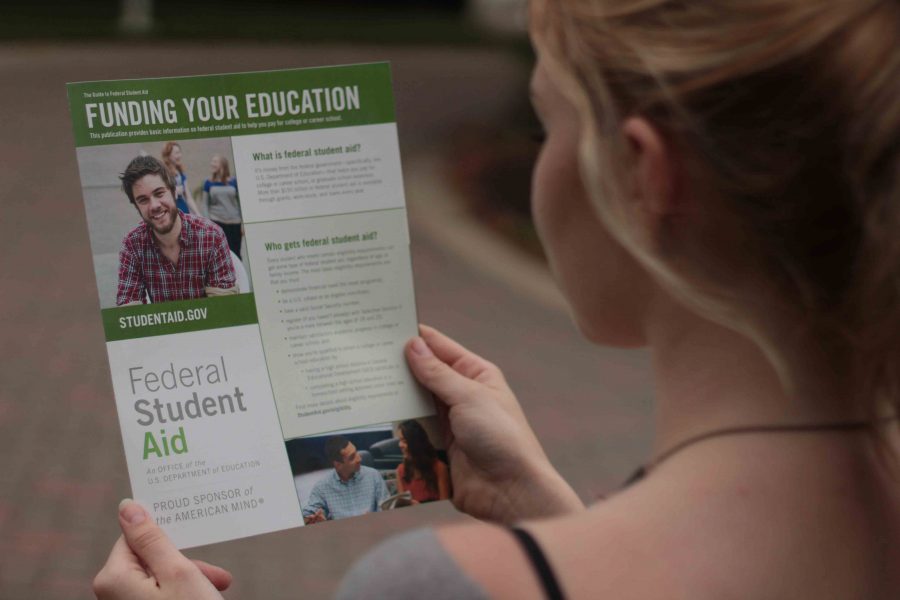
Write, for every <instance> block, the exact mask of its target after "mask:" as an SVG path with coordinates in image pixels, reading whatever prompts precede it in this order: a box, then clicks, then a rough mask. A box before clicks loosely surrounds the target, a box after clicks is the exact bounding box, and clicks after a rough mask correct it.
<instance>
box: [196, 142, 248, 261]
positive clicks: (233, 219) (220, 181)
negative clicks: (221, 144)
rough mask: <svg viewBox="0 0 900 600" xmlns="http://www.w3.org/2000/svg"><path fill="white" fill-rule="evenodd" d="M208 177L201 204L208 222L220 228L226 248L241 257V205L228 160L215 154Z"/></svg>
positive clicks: (204, 185)
mask: <svg viewBox="0 0 900 600" xmlns="http://www.w3.org/2000/svg"><path fill="white" fill-rule="evenodd" d="M209 168H210V171H211V173H210V176H209V179H207V180H206V181H204V182H203V204H204V205H205V206H206V214H207V215H208V216H209V218H210V220H211V221H212V222H213V223H215V224H216V225H218V226H219V227H221V228H222V231H224V232H225V237H226V238H228V247H229V248H230V249H231V251H232V252H234V254H235V256H237V257H240V256H241V238H242V236H243V230H242V226H241V203H240V201H239V199H238V188H237V179H235V178H234V177H232V176H231V167H230V165H229V164H228V159H227V158H225V157H224V156H222V155H220V154H216V155H215V156H213V157H212V160H210V161H209Z"/></svg>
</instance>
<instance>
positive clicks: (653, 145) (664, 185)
mask: <svg viewBox="0 0 900 600" xmlns="http://www.w3.org/2000/svg"><path fill="white" fill-rule="evenodd" d="M622 133H623V135H624V136H625V139H626V140H627V142H628V144H629V146H630V149H631V152H632V155H633V160H632V168H633V170H632V174H631V175H632V177H631V182H630V183H631V185H630V190H629V191H630V195H631V198H630V199H631V200H632V202H633V203H634V208H635V216H636V217H637V218H638V219H639V220H640V221H641V222H642V224H643V225H644V226H645V227H647V233H648V234H650V235H651V236H654V237H655V235H654V234H655V233H656V232H657V231H658V229H659V226H660V225H661V223H662V222H663V221H665V220H666V219H668V218H670V217H672V216H675V215H677V214H679V213H681V212H683V210H684V206H683V205H682V204H683V202H682V198H681V186H680V185H679V173H678V167H677V163H676V158H675V156H674V155H673V154H672V147H671V145H670V144H669V143H668V141H667V140H666V138H665V137H663V135H662V133H661V132H660V131H659V129H658V128H657V127H656V126H654V125H653V124H652V123H651V122H650V121H648V120H647V119H645V118H644V117H628V118H627V119H626V120H625V122H624V123H623V124H622Z"/></svg>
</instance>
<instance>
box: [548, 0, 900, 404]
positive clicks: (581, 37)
mask: <svg viewBox="0 0 900 600" xmlns="http://www.w3.org/2000/svg"><path fill="white" fill-rule="evenodd" d="M532 33H533V36H534V39H535V44H536V46H537V49H538V52H539V53H540V56H541V60H542V64H543V65H544V66H545V68H546V70H547V72H548V74H549V75H550V77H551V78H552V80H553V81H554V82H555V83H556V84H557V85H558V86H559V87H560V89H561V91H562V92H563V93H564V94H565V95H566V96H567V98H568V99H569V100H570V101H571V102H572V103H573V104H574V106H575V107H576V109H577V111H578V113H579V116H580V118H581V121H582V134H581V140H580V147H579V159H580V168H581V175H582V178H583V180H584V184H585V187H586V189H587V191H588V193H589V195H590V197H591V200H592V202H593V204H594V206H595V208H596V210H597V212H598V214H599V215H600V216H601V218H602V219H603V220H604V222H605V223H606V225H607V226H608V228H609V230H610V232H611V233H612V234H613V235H614V236H615V237H616V238H617V239H618V240H619V241H620V243H622V244H623V245H624V246H625V247H626V248H628V249H629V250H630V251H631V252H632V253H633V254H634V255H635V256H636V257H637V258H638V259H639V260H640V261H641V262H642V264H643V265H644V266H645V267H646V268H647V269H648V270H649V271H650V272H651V273H652V274H654V275H655V276H656V278H657V279H658V280H659V281H660V282H661V283H662V284H663V285H665V286H666V287H667V289H669V290H670V291H671V292H672V293H673V294H674V295H676V297H678V298H680V299H682V300H683V301H684V302H685V303H686V304H688V305H689V306H691V307H692V308H693V309H694V310H696V311H697V312H698V313H700V314H703V315H705V316H707V317H708V318H710V319H713V320H715V321H717V322H719V323H722V324H724V325H726V326H728V327H731V328H732V329H735V330H737V331H739V332H741V333H743V334H744V335H746V336H747V337H749V338H750V339H752V340H753V341H754V342H755V343H756V344H757V345H758V346H759V347H760V348H761V349H762V350H763V352H764V353H765V354H766V356H767V357H768V358H769V360H770V362H771V363H772V364H773V366H774V367H775V368H776V370H777V371H778V373H779V376H780V377H781V379H782V382H783V384H784V385H785V388H786V390H787V391H788V392H789V393H790V392H793V391H795V390H794V386H795V384H796V381H795V366H796V363H797V356H796V354H797V350H798V348H804V349H808V350H809V351H810V352H811V353H816V354H818V358H824V359H825V362H824V363H823V364H820V365H819V367H820V368H823V367H824V368H829V369H830V370H832V371H833V373H835V374H838V375H837V377H838V379H839V381H840V384H841V386H842V388H841V389H842V392H844V393H845V394H847V395H848V396H850V398H848V400H853V401H854V402H860V403H861V404H862V405H864V406H865V407H867V408H868V409H869V410H870V411H871V413H873V414H876V413H877V412H878V411H879V410H883V408H884V407H885V406H890V407H891V410H892V411H895V410H897V408H900V49H898V48H900V47H898V44H897V40H898V39H900V4H898V3H897V2H895V1H891V0H703V1H700V2H684V1H674V0H605V1H604V0H569V1H565V0H535V1H534V2H533V3H532ZM633 115H640V116H642V117H644V118H646V119H647V120H649V121H650V122H652V123H653V124H654V125H655V126H656V127H657V128H658V129H659V131H660V132H661V133H662V135H663V136H664V137H665V138H666V139H667V141H668V142H669V143H670V145H671V146H672V147H674V148H676V149H677V150H678V152H677V155H678V157H679V158H680V159H683V161H684V162H683V165H682V166H683V168H684V171H685V172H686V173H687V178H688V180H689V181H690V183H691V184H692V185H693V184H697V185H699V186H702V187H704V188H706V189H709V190H711V192H712V193H709V194H705V196H704V197H703V198H699V197H698V198H696V199H695V200H696V201H697V202H700V203H702V204H703V210H702V211H701V212H702V213H703V215H702V216H701V219H703V220H702V221H701V222H699V224H697V227H695V228H694V229H692V230H691V232H690V234H691V235H690V236H687V235H685V232H684V231H683V230H682V228H679V227H664V228H663V231H662V233H661V234H659V236H658V237H657V238H655V239H653V240H648V239H640V238H639V234H638V232H639V231H640V228H637V227H635V226H633V224H632V223H631V213H630V212H629V208H628V203H627V202H625V201H624V199H625V197H626V190H625V187H624V186H625V182H626V181H627V178H626V177H625V173H626V172H627V169H628V161H629V159H630V148H629V146H628V144H627V143H626V140H625V139H624V137H623V135H622V133H621V125H622V123H623V121H624V119H626V118H627V117H629V116H633ZM773 315H775V316H776V318H773ZM786 324H793V325H794V327H793V328H790V327H786V326H785V325H786ZM843 388H846V390H844V389H843Z"/></svg>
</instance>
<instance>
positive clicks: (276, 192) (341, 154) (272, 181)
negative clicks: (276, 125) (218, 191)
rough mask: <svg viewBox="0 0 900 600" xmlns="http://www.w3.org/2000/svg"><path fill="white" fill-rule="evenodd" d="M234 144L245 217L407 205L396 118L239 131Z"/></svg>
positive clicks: (249, 220)
mask: <svg viewBox="0 0 900 600" xmlns="http://www.w3.org/2000/svg"><path fill="white" fill-rule="evenodd" d="M232 149H233V151H234V162H235V171H236V174H237V181H238V187H239V190H240V197H241V211H242V213H243V219H244V223H258V222H261V221H277V220H281V219H295V218H299V217H318V216H324V215H335V214H342V213H350V212H358V211H362V210H379V209H384V208H401V207H403V206H405V202H404V196H403V175H402V173H401V170H400V149H399V147H398V144H397V126H396V124H394V123H385V124H381V125H362V126H359V127H342V128H337V129H319V130H314V131H291V132H285V133H270V134H263V135H245V136H237V137H234V138H232ZM317 152H320V153H321V154H316V153H317Z"/></svg>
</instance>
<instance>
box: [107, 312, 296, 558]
mask: <svg viewBox="0 0 900 600" xmlns="http://www.w3.org/2000/svg"><path fill="white" fill-rule="evenodd" d="M107 350H108V352H109V365H110V370H111V372H112V381H113V388H114V390H115V395H116V402H117V404H118V413H119V422H120V425H121V428H122V438H123V440H124V443H125V458H126V460H127V462H128V473H129V474H130V476H131V486H132V491H133V493H134V497H135V499H137V500H139V501H140V502H141V503H142V504H143V505H144V506H146V507H147V508H148V509H149V510H150V512H151V514H152V515H153V517H154V518H155V519H156V520H157V522H158V523H159V524H160V525H161V526H162V527H163V529H165V530H166V532H167V533H168V534H169V535H170V536H171V537H172V540H173V541H174V542H175V544H176V545H177V546H178V547H179V548H186V547H191V546H198V545H203V544H211V543H213V542H218V541H222V540H228V539H232V538H237V537H243V536H247V535H257V534H260V533H266V532H269V531H277V530H280V529H287V528H290V527H298V526H300V525H302V524H303V521H302V519H301V516H300V506H299V504H298V501H297V496H296V494H295V490H294V486H293V483H292V476H291V468H290V465H289V463H288V457H287V454H286V452H285V449H284V442H283V441H282V439H281V430H280V428H279V423H278V415H277V414H276V410H275V403H274V402H273V401H272V390H271V388H270V386H269V377H268V374H267V373H266V367H265V362H264V361H263V351H262V347H261V343H260V334H259V329H258V327H257V326H256V325H244V326H239V327H225V328H222V329H211V330H206V331H196V332H190V333H178V334H173V335H166V336H155V337H146V338H139V339H131V340H124V341H118V342H108V343H107Z"/></svg>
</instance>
